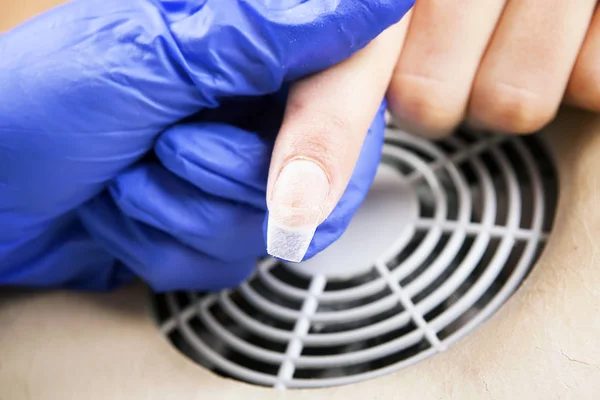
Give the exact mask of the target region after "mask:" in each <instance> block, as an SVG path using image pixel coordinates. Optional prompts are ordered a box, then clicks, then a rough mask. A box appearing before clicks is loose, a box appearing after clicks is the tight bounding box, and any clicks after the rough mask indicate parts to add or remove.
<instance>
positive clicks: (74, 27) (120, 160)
mask: <svg viewBox="0 0 600 400" xmlns="http://www.w3.org/2000/svg"><path fill="white" fill-rule="evenodd" d="M410 6H411V1H410V0H407V1H396V0H379V1H375V0H374V1H371V2H355V1H352V0H341V1H328V0H309V1H303V2H301V1H288V2H284V3H281V2H270V1H265V0H262V1H260V0H254V1H250V0H246V1H235V2H233V1H225V0H215V1H211V0H197V1H166V0H165V1H162V2H158V1H154V2H151V1H144V0H130V1H127V2H123V1H120V0H102V1H100V0H87V1H83V0H81V1H73V2H71V3H68V4H66V5H64V6H61V7H58V8H56V9H54V10H52V11H50V12H47V13H45V14H43V15H42V16H40V17H38V18H35V19H33V20H31V21H30V22H28V23H25V24H23V25H21V26H19V27H17V28H16V29H14V30H12V31H10V32H8V33H5V34H3V35H2V36H0V87H1V88H2V94H3V96H2V97H3V100H2V101H0V227H1V230H0V284H12V285H28V286H32V285H33V286H64V287H75V288H85V289H105V288H110V287H113V286H114V285H116V284H119V283H121V282H124V281H128V280H129V279H130V278H131V277H132V273H131V272H130V271H132V272H133V273H134V274H135V275H139V276H141V277H142V278H143V279H144V280H146V281H147V282H148V283H149V284H150V285H151V286H152V287H153V288H154V289H156V290H171V289H215V288H219V287H224V286H230V285H233V284H236V283H238V282H239V281H240V280H242V279H244V278H245V277H246V276H247V275H248V273H249V272H250V271H251V269H252V267H253V266H254V262H255V258H256V256H257V255H259V254H261V253H263V252H264V241H263V237H262V229H261V226H262V221H263V219H264V213H265V204H264V197H265V196H264V190H265V189H264V186H265V183H266V173H267V166H268V162H269V155H270V149H271V145H272V137H271V138H269V137H265V136H264V135H263V136H262V137H261V135H260V134H261V133H265V132H266V133H269V131H271V133H273V129H272V126H271V127H268V126H264V125H265V124H258V125H259V126H255V127H251V126H250V127H249V126H248V124H247V123H246V122H248V120H252V119H253V118H247V117H248V115H250V116H252V112H253V109H252V108H251V105H252V104H254V106H256V104H258V105H259V108H261V107H260V106H262V105H263V104H262V103H264V102H266V103H271V102H275V103H276V104H282V98H284V92H282V93H279V94H277V95H273V96H267V95H269V94H273V93H277V92H278V91H280V89H281V88H282V87H283V86H284V85H285V83H286V82H289V81H291V80H294V79H297V78H299V77H302V76H305V75H307V74H311V73H313V72H315V71H319V70H321V69H324V68H326V67H328V66H330V65H332V64H334V63H336V62H339V61H341V60H343V59H345V58H347V57H349V56H350V55H351V54H352V53H353V52H355V51H356V50H358V49H360V48H361V47H363V46H364V45H365V44H366V43H368V42H369V41H370V40H371V39H372V38H374V37H375V36H376V35H377V34H379V33H380V32H381V31H382V30H383V29H385V28H386V27H387V26H389V25H391V24H392V23H394V22H396V21H398V20H399V19H400V18H401V16H402V15H403V14H404V13H405V12H406V11H407V9H408V8H409V7H410ZM265 96H266V97H265ZM249 98H257V99H256V101H257V103H251V102H249V100H248V99H249ZM220 106H221V111H222V113H221V114H225V115H227V118H225V123H224V122H223V121H221V122H218V123H216V122H212V123H211V122H207V121H210V120H217V118H212V117H211V116H210V115H207V114H211V112H207V110H209V109H215V108H218V107H220ZM263 109H264V108H263ZM203 110H204V112H201V111H203ZM235 114H237V115H235ZM244 114H246V115H244ZM274 114H277V113H274ZM380 114H381V113H380ZM234 117H237V118H235V119H236V121H233V122H232V119H233V118H234ZM276 117H277V116H276V115H274V116H273V118H274V120H276V119H277V118H276ZM183 119H189V120H186V121H185V122H181V121H182V120H183ZM262 122H264V123H266V122H269V121H268V120H264V121H262ZM266 125H269V124H266ZM269 128H270V129H269ZM382 131H383V120H382V117H381V115H380V116H379V117H378V118H377V120H376V121H375V123H374V125H373V129H372V132H371V133H370V134H369V135H368V140H367V141H366V143H365V147H364V149H363V155H362V156H361V159H360V161H359V164H358V166H357V168H356V171H355V175H354V178H353V180H352V182H351V183H350V185H349V186H348V189H347V193H346V195H345V196H344V197H343V198H342V200H341V201H340V203H339V205H338V207H337V209H336V210H335V211H334V213H333V214H332V215H331V217H330V218H329V220H328V221H327V222H326V223H325V224H323V225H322V227H321V228H320V229H319V232H318V233H317V235H316V237H315V239H314V241H313V244H312V246H311V250H310V252H309V253H310V254H311V255H312V254H315V253H316V252H318V251H320V250H322V249H323V248H325V247H326V246H327V245H329V244H330V243H331V242H332V241H333V240H335V239H336V238H337V237H338V236H339V235H340V234H341V232H342V231H343V229H344V228H345V226H346V225H347V223H348V221H349V218H350V216H351V215H352V213H353V212H354V211H355V209H356V208H357V207H358V205H359V204H360V202H361V201H362V199H363V198H364V195H365V193H366V190H367V188H368V186H369V185H370V182H371V180H372V178H373V175H374V171H375V168H376V165H377V163H378V161H379V156H378V154H379V147H380V145H381V142H382ZM153 149H154V150H155V153H156V158H157V159H152V158H151V157H148V155H152V150H153ZM145 156H146V157H148V158H145V159H144V157H145ZM165 167H166V168H165ZM107 187H108V191H104V190H105V189H106V188H107ZM125 267H126V268H125Z"/></svg>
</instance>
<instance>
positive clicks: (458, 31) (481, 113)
mask: <svg viewBox="0 0 600 400" xmlns="http://www.w3.org/2000/svg"><path fill="white" fill-rule="evenodd" d="M596 3H597V1H595V0H581V1H575V2H573V1H569V0H491V1H481V0H469V1H457V0H452V1H435V0H417V1H416V4H415V7H414V9H413V10H412V11H411V14H412V15H411V16H410V20H409V19H408V18H407V19H406V21H405V22H404V32H403V33H402V34H401V35H399V40H403V41H404V47H403V50H402V54H401V56H400V59H399V61H398V64H397V66H396V70H395V73H394V77H393V79H392V82H391V84H390V88H389V92H388V100H389V105H390V108H391V110H392V112H393V114H394V115H395V116H396V118H397V120H398V121H399V122H400V123H401V124H403V125H405V126H406V127H407V128H409V129H412V130H414V131H417V132H421V133H423V134H426V135H429V136H443V135H445V134H447V133H449V132H450V131H451V130H452V128H454V127H455V126H456V125H457V124H459V123H460V122H461V121H462V120H463V119H464V120H466V121H467V122H470V123H471V124H473V125H475V126H481V127H485V128H490V129H492V130H498V131H503V132H513V133H529V132H533V131H536V130H538V129H540V128H541V127H543V126H544V125H545V124H547V123H548V122H550V120H551V119H552V118H553V117H554V115H555V113H556V111H557V109H558V107H559V105H560V103H561V101H562V100H563V96H564V98H565V100H566V101H567V102H569V103H571V104H574V105H578V106H581V107H584V108H587V109H590V110H593V111H600V89H599V88H600V86H599V85H598V80H599V79H600V69H599V68H598V65H599V63H598V62H597V61H596V59H597V55H598V54H599V50H600V11H599V10H598V9H596ZM592 16H593V18H592ZM586 32H587V36H586Z"/></svg>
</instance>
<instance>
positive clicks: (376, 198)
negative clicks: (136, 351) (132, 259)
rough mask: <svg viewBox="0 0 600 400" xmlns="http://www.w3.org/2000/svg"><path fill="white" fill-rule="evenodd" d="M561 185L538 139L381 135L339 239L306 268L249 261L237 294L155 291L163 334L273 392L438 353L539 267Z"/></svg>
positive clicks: (385, 369) (390, 368)
mask: <svg viewBox="0 0 600 400" xmlns="http://www.w3.org/2000/svg"><path fill="white" fill-rule="evenodd" d="M557 192H558V184H557V176H556V171H555V168H554V164H553V162H552V158H551V156H550V155H549V152H548V151H547V149H546V147H545V145H544V143H543V139H542V138H541V137H539V136H536V135H533V136H527V137H522V136H519V137H516V136H499V135H487V134H473V133H470V132H468V131H465V130H458V131H457V132H456V133H455V135H453V136H452V137H450V138H448V139H444V140H441V141H436V142H432V141H427V140H425V139H420V138H417V137H414V136H412V135H409V134H407V133H404V132H402V131H400V130H396V129H389V130H388V132H387V139H386V144H385V147H384V151H383V157H382V162H381V166H380V169H379V172H378V175H377V178H376V180H375V182H374V184H373V187H372V189H371V191H370V193H369V196H368V197H367V199H366V201H365V203H364V205H363V206H362V207H361V209H360V210H359V212H358V213H357V215H356V216H355V218H354V219H353V220H352V222H351V224H350V226H349V228H348V230H347V231H346V233H345V234H344V235H343V236H342V237H341V238H340V240H338V241H337V242H336V243H335V244H334V245H332V246H331V247H330V248H328V249H327V250H325V251H324V252H323V253H321V254H319V255H318V256H317V257H315V258H314V259H312V260H310V261H308V262H305V263H301V264H286V263H283V262H280V261H277V260H274V259H272V258H265V259H262V260H259V261H258V266H257V270H256V273H255V274H254V276H253V277H252V278H251V279H249V280H248V281H247V282H246V283H244V284H243V285H241V286H240V287H239V288H237V289H235V290H226V291H222V292H220V293H193V292H185V293H183V292H178V293H167V294H158V295H154V302H153V304H154V307H155V311H156V315H157V317H158V320H159V324H160V328H161V330H162V332H163V333H164V334H165V335H166V336H167V337H168V338H169V340H170V341H171V342H172V343H173V344H174V345H175V346H176V347H177V348H178V349H179V350H180V351H181V352H183V353H184V354H186V355H187V356H189V357H190V358H191V359H193V360H194V361H196V362H197V363H199V364H201V365H203V366H204V367H206V368H208V369H210V370H212V371H214V372H215V373H217V374H220V375H223V376H226V377H231V378H234V379H237V380H241V381H244V382H249V383H253V384H257V385H263V386H271V387H276V388H280V389H283V388H316V387H327V386H336V385H344V384H348V383H354V382H358V381H362V380H365V379H371V378H375V377H377V376H381V375H384V374H388V373H391V372H394V371H397V370H399V369H401V368H404V367H407V366H409V365H412V364H415V363H417V362H419V361H420V360H423V359H424V358H426V357H429V356H431V355H433V354H435V353H437V352H440V351H443V350H444V349H446V348H447V347H448V346H450V345H451V344H452V343H454V342H455V341H457V340H458V339H460V338H461V337H463V336H464V335H466V334H467V333H468V332H470V331H472V330H473V329H474V328H476V327H477V326H478V325H479V324H481V322H482V321H484V320H485V319H486V318H488V317H489V316H490V315H491V314H493V313H494V312H495V311H496V310H497V309H498V308H499V307H500V306H501V305H502V304H503V303H504V301H505V300H506V299H507V298H508V297H509V296H510V295H511V294H512V293H513V292H514V291H515V289H516V288H517V287H518V286H519V284H520V283H521V282H522V281H523V279H524V278H525V276H526V275H527V273H528V272H529V271H530V269H531V267H532V266H533V265H534V263H535V262H536V260H537V258H538V257H539V255H540V252H541V250H542V249H543V247H544V244H545V242H546V239H547V235H548V233H549V231H550V229H551V227H552V222H553V218H554V212H555V208H556V201H557V194H558V193H557Z"/></svg>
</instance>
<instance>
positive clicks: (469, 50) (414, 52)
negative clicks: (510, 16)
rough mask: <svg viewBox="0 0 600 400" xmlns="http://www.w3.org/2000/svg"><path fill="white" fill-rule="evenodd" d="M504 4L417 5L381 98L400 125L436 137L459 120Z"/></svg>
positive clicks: (431, 1)
mask: <svg viewBox="0 0 600 400" xmlns="http://www.w3.org/2000/svg"><path fill="white" fill-rule="evenodd" d="M504 3H505V0H466V1H464V0H450V1H437V0H419V1H417V3H416V5H415V7H414V8H413V10H412V15H411V21H410V27H409V30H408V33H407V37H406V40H405V44H404V47H403V49H402V53H401V55H400V59H399V61H398V65H397V66H396V69H395V71H394V75H393V78H392V81H391V83H390V89H389V92H388V96H387V98H388V102H389V105H390V109H391V111H392V113H393V114H394V116H395V117H396V119H397V120H399V121H401V124H404V125H408V126H410V127H411V128H410V129H411V131H413V132H414V131H416V132H417V133H422V134H425V135H427V136H432V137H438V136H442V135H444V134H446V133H449V132H450V131H451V129H452V128H454V127H455V126H456V125H458V124H459V123H460V122H461V120H462V119H463V117H464V115H465V112H466V108H467V104H468V99H469V96H470V93H471V87H472V83H473V79H474V78H475V74H476V72H477V67H478V66H479V63H480V61H481V58H482V56H483V54H484V52H485V48H486V46H487V44H488V41H489V39H490V37H491V35H492V33H493V30H494V27H495V26H496V23H497V21H498V18H499V17H500V15H501V13H502V8H503V7H504Z"/></svg>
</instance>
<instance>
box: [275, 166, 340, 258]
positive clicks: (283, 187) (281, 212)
mask: <svg viewBox="0 0 600 400" xmlns="http://www.w3.org/2000/svg"><path fill="white" fill-rule="evenodd" d="M329 190H330V186H329V179H328V177H327V174H326V173H325V171H324V170H323V168H321V167H320V166H319V165H318V164H316V163H314V162H312V161H309V160H306V159H295V160H292V161H290V162H289V163H288V164H287V165H285V166H284V168H283V170H282V171H281V173H280V174H279V177H278V178H277V180H276V181H275V185H274V186H273V194H272V196H271V201H270V202H269V220H268V222H267V225H268V226H267V252H268V253H269V254H270V255H272V256H273V257H277V258H281V259H283V260H287V261H291V262H300V261H302V259H303V258H304V255H305V254H306V251H307V250H308V246H309V245H310V242H311V241H312V238H313V236H314V234H315V231H316V229H317V226H318V225H319V222H320V220H321V217H322V215H323V210H324V208H325V204H326V201H327V197H328V195H329Z"/></svg>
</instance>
